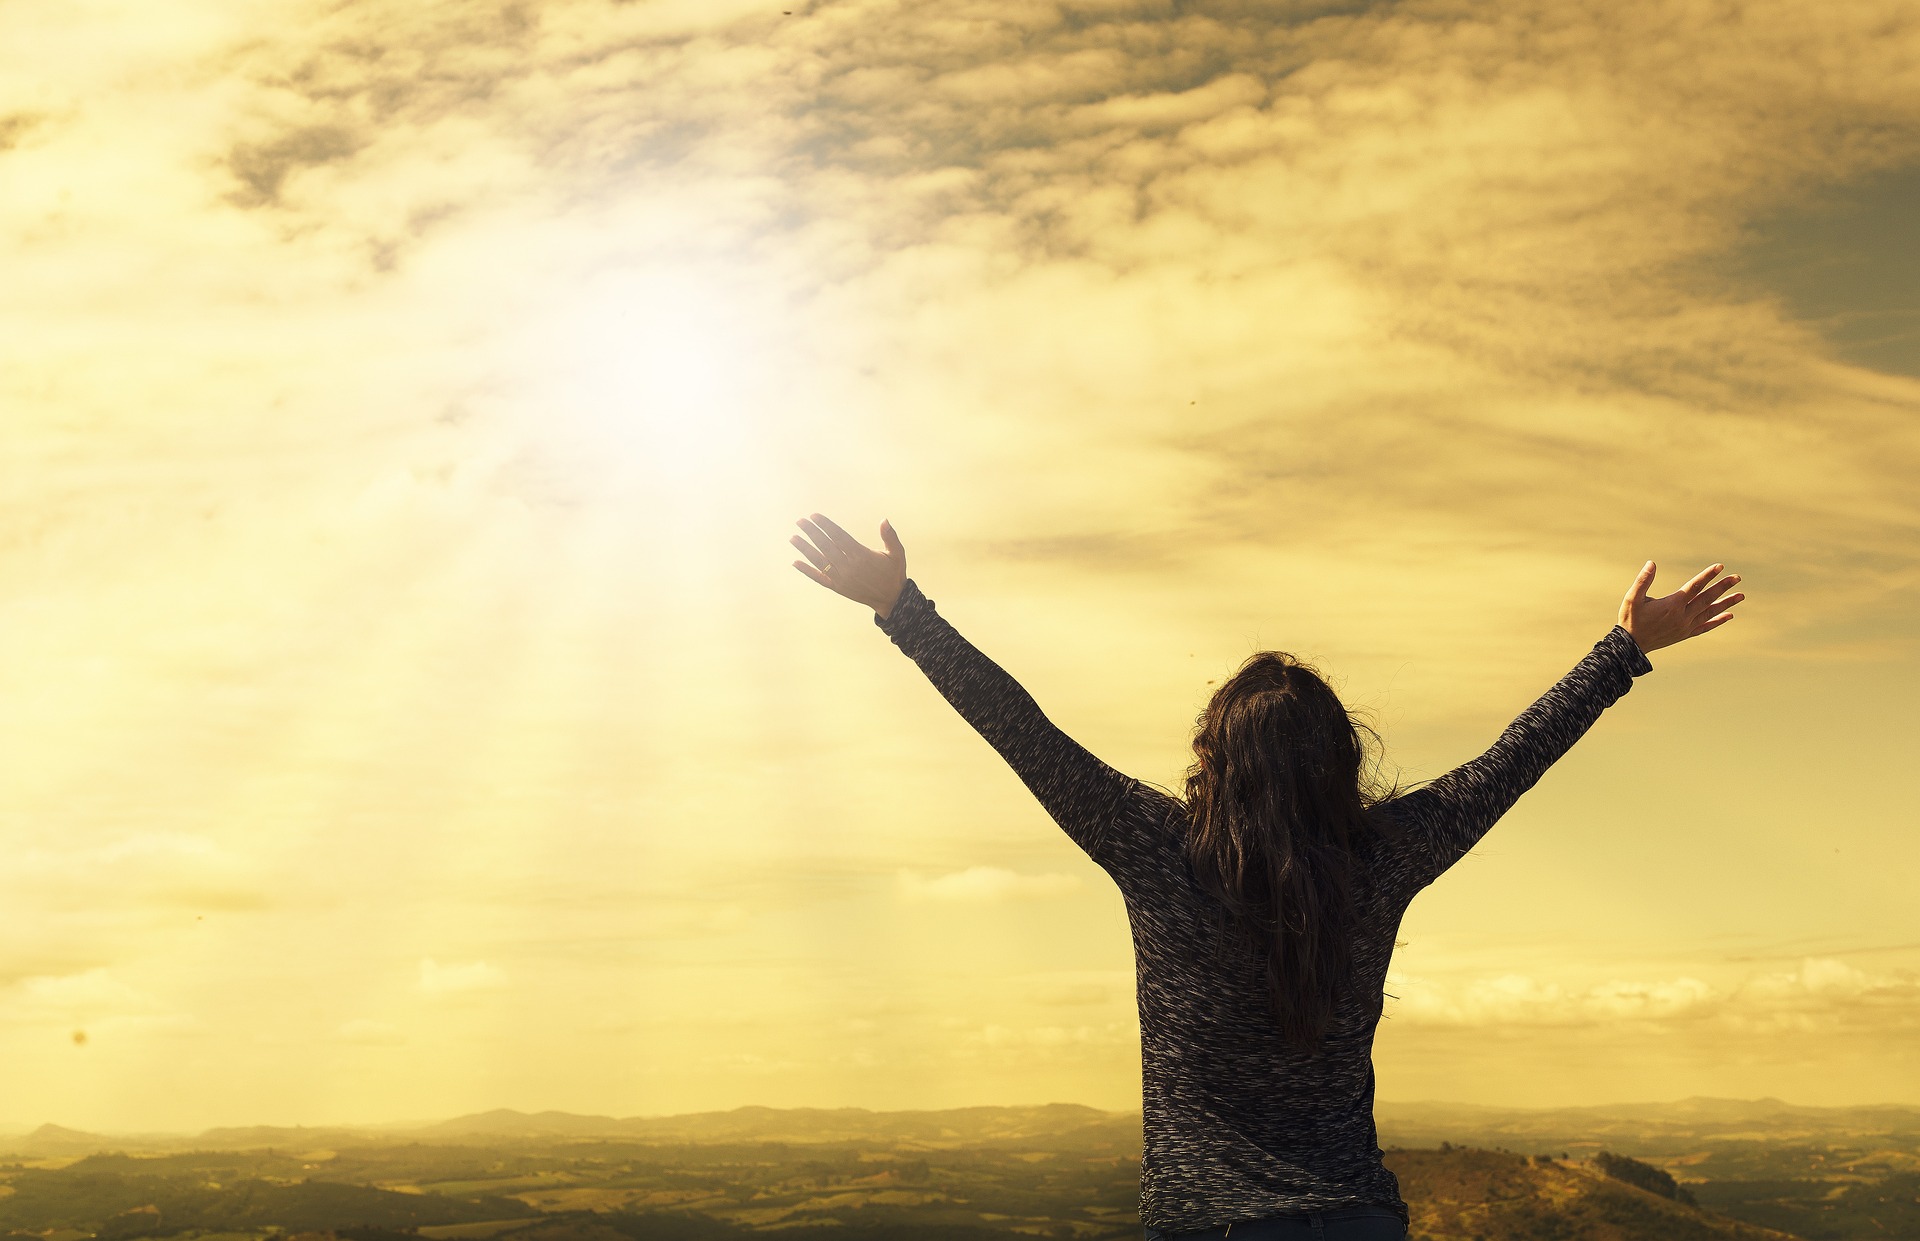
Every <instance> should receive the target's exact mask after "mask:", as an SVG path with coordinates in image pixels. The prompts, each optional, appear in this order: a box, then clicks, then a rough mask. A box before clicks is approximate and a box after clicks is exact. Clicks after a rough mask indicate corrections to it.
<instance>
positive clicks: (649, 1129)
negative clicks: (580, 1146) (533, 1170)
mask: <svg viewBox="0 0 1920 1241" xmlns="http://www.w3.org/2000/svg"><path fill="white" fill-rule="evenodd" d="M1139 1123H1140V1121H1139V1117H1138V1115H1137V1114H1134V1113H1127V1112H1117V1113H1116V1112H1103V1111H1100V1110H1099V1109H1097V1108H1091V1107H1083V1106H1081V1105H1080V1104H1077V1103H1049V1104H1045V1105H1043V1106H1038V1107H962V1108H951V1109H947V1110H943V1111H922V1112H874V1111H869V1110H867V1109H866V1108H858V1107H837V1108H811V1107H799V1108H772V1107H740V1108H734V1109H733V1110H731V1111H726V1112H692V1113H689V1114H686V1115H682V1116H635V1117H629V1118H627V1119H624V1120H617V1119H615V1118H613V1117H611V1116H577V1115H574V1114H572V1113H568V1112H538V1113H535V1114H532V1115H529V1114H527V1113H525V1112H515V1111H512V1110H509V1109H505V1108H501V1109H496V1110H494V1111H491V1112H481V1113H478V1114H476V1115H473V1116H461V1117H456V1118H455V1119H453V1120H447V1121H442V1122H440V1123H439V1124H437V1125H430V1126H428V1127H426V1128H424V1129H421V1130H418V1131H417V1132H419V1133H420V1134H421V1135H422V1136H425V1135H432V1136H434V1137H438V1138H447V1137H520V1138H531V1137H567V1138H588V1137H605V1138H624V1139H627V1140H629V1141H632V1140H639V1141H647V1142H742V1141H751V1142H858V1141H885V1142H901V1141H914V1142H923V1143H928V1144H933V1145H940V1144H954V1145H979V1144H982V1143H993V1142H1004V1141H1018V1140H1023V1139H1027V1138H1032V1137H1036V1136H1039V1135H1042V1134H1048V1135H1058V1134H1063V1133H1070V1132H1072V1131H1074V1130H1076V1129H1085V1128H1088V1127H1091V1126H1101V1127H1103V1128H1111V1127H1112V1126H1114V1125H1116V1124H1118V1125H1131V1126H1132V1127H1133V1128H1134V1129H1136V1130H1137V1129H1138V1127H1139Z"/></svg>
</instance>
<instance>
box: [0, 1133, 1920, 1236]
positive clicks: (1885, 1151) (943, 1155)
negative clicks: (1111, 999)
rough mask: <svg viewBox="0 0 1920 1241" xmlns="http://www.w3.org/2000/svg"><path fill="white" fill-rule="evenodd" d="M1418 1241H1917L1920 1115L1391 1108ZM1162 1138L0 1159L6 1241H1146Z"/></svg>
mask: <svg viewBox="0 0 1920 1241" xmlns="http://www.w3.org/2000/svg"><path fill="white" fill-rule="evenodd" d="M1379 1118H1380V1125H1381V1142H1382V1145H1383V1147H1384V1148H1385V1149H1386V1150H1387V1152H1388V1155H1387V1162H1388V1165H1389V1166H1390V1167H1391V1168H1392V1169H1393V1170H1394V1172H1395V1174H1396V1175H1397V1176H1398V1177H1399V1179H1400V1183H1401V1187H1402V1193H1403V1195H1404V1197H1405V1198H1406V1199H1407V1202H1408V1204H1409V1207H1410V1209H1411V1212H1412V1217H1413V1230H1412V1236H1413V1238H1415V1239H1417V1241H1642V1239H1645V1241H1655V1239H1659V1241H1695V1239H1697V1241H1713V1239H1725V1241H1768V1239H1772V1241H1780V1239H1782V1238H1796V1237H1797V1238H1802V1239H1804V1241H1854V1239H1855V1238H1859V1239H1862V1241H1864V1239H1865V1238H1889V1239H1892V1241H1920V1108H1911V1107H1861V1108H1814V1107H1796V1106H1792V1105H1789V1104H1786V1103H1782V1102H1779V1101H1777V1100H1759V1101H1739V1100H1722V1099H1689V1100H1684V1101H1680V1102H1674V1103H1662V1104H1646V1105H1633V1106H1614V1107H1588V1108H1562V1109H1548V1110H1517V1109H1499V1108H1486V1107H1472V1106H1466V1105H1454V1104H1433V1103H1420V1104H1382V1105H1380V1108H1379ZM1139 1124H1140V1118H1139V1115H1138V1114H1137V1113H1133V1114H1129V1113H1117V1112H1105V1111H1099V1110H1096V1109H1094V1108H1089V1107H1082V1106H1078V1105H1073V1104H1051V1105H1047V1106H1040V1107H972V1108H960V1109H954V1110H946V1111H916V1112H875V1111H867V1110H863V1109H858V1108H841V1109H806V1108H801V1109H773V1108H755V1107H746V1108H738V1109H735V1110H732V1111H725V1112H705V1113H698V1114H691V1115H682V1116H667V1117H641V1118H629V1119H616V1118H613V1117H606V1116H581V1115H574V1114H569V1113H563V1112H543V1113H538V1114H527V1113H522V1112H515V1111H506V1110H501V1111H494V1112H486V1113H481V1114H478V1115H473V1116H466V1117H461V1118H459V1119H455V1120H449V1121H444V1122H440V1123H435V1124H423V1125H414V1126H385V1127H368V1128H270V1127H260V1128H240V1129H213V1130H208V1131H206V1132H204V1133H200V1134H197V1135H192V1136H184V1135H158V1134H145V1135H141V1134H120V1135H111V1134H93V1133H83V1132H79V1131H75V1130H70V1129H63V1128H60V1127H58V1126H55V1125H43V1126H41V1127H40V1128H38V1129H35V1130H33V1131H31V1132H27V1133H19V1134H14V1135H11V1136H6V1137H0V1238H4V1241H25V1239H26V1238H28V1237H32V1238H35V1239H36V1241H86V1239H88V1238H99V1239H101V1241H137V1239H138V1238H146V1237H154V1238H159V1237H170V1238H171V1237H177V1238H182V1239H183V1241H194V1239H201V1241H266V1239H267V1238H274V1237H285V1238H288V1241H291V1239H292V1238H293V1237H296V1236H306V1237H307V1238H308V1239H309V1241H314V1239H315V1238H324V1237H327V1236H331V1237H334V1238H339V1239H341V1241H393V1239H394V1238H399V1237H419V1238H428V1239H432V1241H440V1239H447V1241H452V1239H465V1238H474V1239H478V1241H492V1239H494V1238H499V1239H501V1241H646V1239H650V1238H659V1239H660V1241H745V1239H746V1238H750V1237H758V1236H762V1235H766V1234H784V1233H789V1232H791V1231H793V1230H803V1233H802V1235H804V1236H805V1237H806V1238H808V1241H882V1239H884V1238H892V1237H908V1236H912V1237H915V1238H924V1239H926V1241H994V1239H996V1238H1005V1237H1009V1236H1013V1235H1020V1236H1030V1237H1047V1238H1073V1239H1077V1241H1078V1239H1084V1241H1103V1239H1105V1238H1121V1237H1137V1236H1139V1235H1140V1226H1139V1220H1138V1215H1137V1208H1138V1175H1139V1158H1140V1131H1139Z"/></svg>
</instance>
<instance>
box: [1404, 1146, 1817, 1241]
mask: <svg viewBox="0 0 1920 1241" xmlns="http://www.w3.org/2000/svg"><path fill="white" fill-rule="evenodd" d="M1387 1166H1388V1167H1389V1168H1391V1169H1392V1170H1393V1173H1394V1175H1395V1176H1397V1177H1398V1178H1399V1179H1400V1195H1401V1197H1403V1198H1405V1199H1406V1200H1407V1206H1408V1208H1409V1210H1410V1211H1411V1213H1412V1216H1413V1220H1412V1224H1413V1227H1412V1229H1411V1231H1412V1235H1413V1236H1415V1237H1418V1238H1421V1241H1540V1239H1541V1238H1552V1239H1553V1241H1795V1238H1793V1237H1791V1236H1790V1235H1789V1234H1787V1233H1782V1232H1774V1231H1772V1230H1770V1229H1766V1228H1758V1227H1755V1226H1754V1225H1751V1224H1743V1223H1740V1222H1738V1221H1736V1220H1732V1219H1728V1218H1726V1217H1725V1216H1721V1215H1715V1214H1713V1213H1712V1212H1710V1211H1704V1210H1702V1209H1700V1208H1699V1207H1694V1206H1689V1205H1687V1204H1685V1203H1682V1202H1678V1201H1675V1200H1674V1199H1672V1198H1668V1197H1665V1196H1663V1195H1660V1194H1656V1193H1652V1192H1649V1191H1647V1190H1644V1189H1640V1188H1637V1187H1635V1186H1633V1185H1629V1184H1626V1183H1624V1182H1622V1181H1619V1180H1616V1179H1614V1178H1612V1177H1609V1176H1606V1175H1604V1174H1603V1173H1601V1172H1600V1171H1598V1170H1597V1169H1596V1168H1594V1167H1592V1166H1590V1165H1586V1164H1579V1163H1563V1162H1560V1161H1558V1160H1552V1159H1548V1158H1546V1157H1545V1156H1540V1157H1528V1156H1525V1155H1514V1154H1509V1153H1507V1152H1505V1151H1490V1150H1478V1149H1466V1148H1461V1147H1454V1148H1452V1149H1449V1150H1444V1151H1441V1150H1417V1151H1404V1150H1403V1151H1393V1152H1390V1153H1389V1154H1388V1156H1387Z"/></svg>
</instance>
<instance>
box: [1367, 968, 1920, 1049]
mask: <svg viewBox="0 0 1920 1241" xmlns="http://www.w3.org/2000/svg"><path fill="white" fill-rule="evenodd" d="M1387 992H1388V994H1389V995H1390V996H1392V997H1394V998H1392V999H1389V1000H1388V1001H1387V1014H1388V1016H1389V1017H1391V1018H1392V1019H1394V1020H1396V1021H1401V1022H1406V1023H1409V1024H1413V1025H1426V1026H1469V1027H1470V1026H1581V1027H1600V1026H1607V1025H1624V1024H1644V1025H1653V1026H1661V1025H1671V1026H1689V1025H1695V1026H1697V1025H1712V1026H1718V1027H1719V1028H1721V1029H1723V1030H1725V1031H1727V1032H1737V1033H1740V1034H1756V1033H1762V1032H1766V1031H1775V1032H1781V1031H1789V1030H1791V1031H1800V1032H1809V1033H1813V1032H1828V1033H1837V1032H1842V1031H1864V1032H1870V1033H1875V1034H1880V1035H1893V1034H1896V1033H1899V1032H1902V1031H1913V1030H1920V976H1916V975H1914V974H1912V973H1910V972H1899V973H1884V974H1875V973H1870V972H1868V971H1865V970H1862V969H1859V968H1857V967H1855V966H1852V965H1849V964H1848V963H1846V962H1844V961H1840V960H1836V959H1833V958H1821V957H1808V958H1806V959H1804V960H1803V961H1802V962H1801V963H1800V967H1799V968H1798V969H1797V970H1790V971H1773V972H1766V973H1760V974H1754V975H1750V976H1748V977H1747V978H1745V979H1744V980H1742V981H1740V982H1737V983H1734V984H1732V985H1724V986H1721V987H1715V986H1712V985H1710V984H1708V983H1706V982H1704V981H1702V980H1701V979H1699V978H1694V977H1688V976H1684V975H1683V976H1680V977H1676V978H1667V979H1658V980H1652V981H1640V980H1618V979H1616V980H1612V981H1608V982H1603V983H1598V984H1594V985H1590V986H1584V987H1578V986H1568V985H1564V984H1561V983H1557V982H1553V981H1547V980H1541V979H1537V978H1534V977H1531V976H1529V975H1525V974H1500V975H1495V976H1490V977H1480V978H1460V979H1450V980H1445V981H1441V980H1436V979H1433V978H1424V977H1415V976H1409V975H1405V974H1391V975H1389V976H1388V980H1387Z"/></svg>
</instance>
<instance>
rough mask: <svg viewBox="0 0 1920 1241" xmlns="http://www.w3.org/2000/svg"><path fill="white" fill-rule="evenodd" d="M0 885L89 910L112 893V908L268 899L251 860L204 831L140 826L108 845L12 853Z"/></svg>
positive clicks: (18, 896) (33, 899)
mask: <svg viewBox="0 0 1920 1241" xmlns="http://www.w3.org/2000/svg"><path fill="white" fill-rule="evenodd" d="M0 890H5V891H6V892H7V894H8V896H7V899H8V900H9V902H10V903H13V904H15V905H22V904H24V905H29V906H35V907H39V908H43V909H57V910H77V909H89V908H95V907H97V906H98V905H99V904H100V901H101V898H102V896H103V895H106V894H111V895H112V897H113V903H114V905H115V907H116V908H118V909H121V910H125V909H126V908H128V907H129V906H138V905H145V906H150V907H160V908H176V909H203V910H218V911H223V912H233V911H243V910H255V909H262V908H265V907H266V906H267V905H269V904H270V903H271V899H270V897H269V894H268V891H267V886H266V884H265V883H264V882H263V881H262V879H261V877H260V876H259V874H258V870H257V863H256V862H255V861H254V859H252V858H249V857H247V856H245V855H243V854H239V853H236V852H234V851H233V850H231V849H229V848H227V847H226V846H224V845H222V844H220V843H219V842H217V841H214V840H212V839H210V838H208V837H205V836H196V835H189V834H186V833H172V832H141V833H136V834H133V835H129V836H125V837H122V838H121V839H119V840H116V841H113V842H111V843H108V844H102V845H94V846H82V847H80V848H68V849H62V850H55V849H52V848H45V847H38V848H29V849H25V850H23V851H21V852H19V853H17V854H15V855H14V856H13V858H12V859H11V860H10V861H9V863H8V865H7V867H6V870H5V873H4V874H0Z"/></svg>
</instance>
